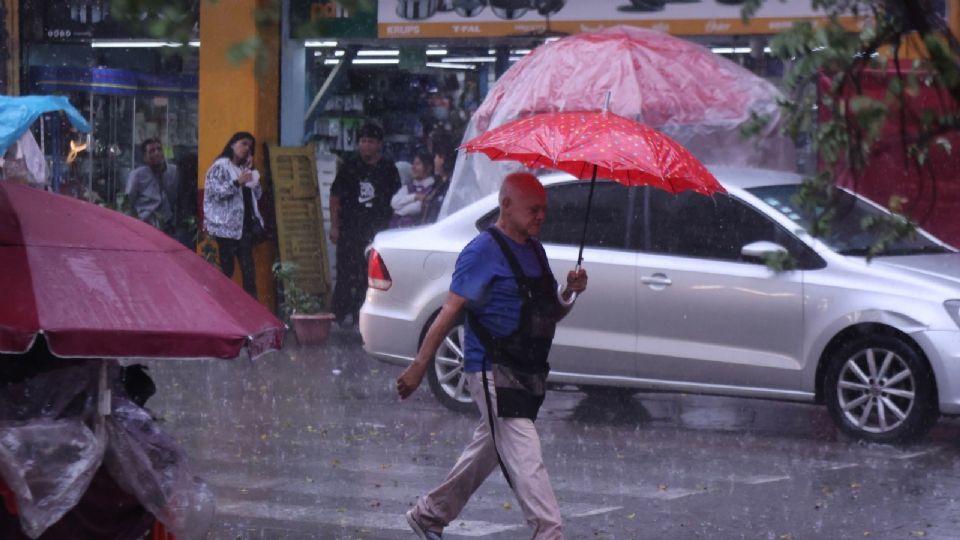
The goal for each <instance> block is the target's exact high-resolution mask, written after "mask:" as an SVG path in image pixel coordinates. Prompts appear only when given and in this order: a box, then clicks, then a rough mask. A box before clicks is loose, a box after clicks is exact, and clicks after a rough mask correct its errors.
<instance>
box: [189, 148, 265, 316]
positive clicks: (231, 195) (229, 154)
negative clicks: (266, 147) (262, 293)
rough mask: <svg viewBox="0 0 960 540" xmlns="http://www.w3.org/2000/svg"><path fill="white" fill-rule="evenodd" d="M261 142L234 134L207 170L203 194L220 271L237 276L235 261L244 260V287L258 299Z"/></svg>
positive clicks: (206, 222) (207, 221)
mask: <svg viewBox="0 0 960 540" xmlns="http://www.w3.org/2000/svg"><path fill="white" fill-rule="evenodd" d="M256 144H257V141H256V139H255V138H254V137H253V135H251V134H250V133H247V132H245V131H240V132H237V133H234V134H233V136H232V137H230V140H229V141H228V142H227V145H226V146H224V147H223V151H222V152H220V156H219V157H217V159H216V161H214V162H213V165H211V166H210V168H209V169H208V170H207V175H206V184H205V186H204V191H203V220H204V227H205V228H206V230H207V232H208V233H209V234H210V236H212V237H213V238H214V240H216V241H217V248H218V250H219V252H220V269H221V270H223V273H224V274H226V275H227V276H233V260H234V258H237V259H239V260H240V272H241V274H242V275H243V288H244V290H246V291H247V292H248V293H249V294H250V296H253V297H254V298H256V297H257V279H256V269H255V267H254V263H253V245H254V235H255V229H258V230H261V231H262V230H263V218H262V217H260V209H259V208H258V207H257V200H258V199H260V197H261V196H262V195H263V187H261V186H260V173H259V172H257V171H256V170H254V169H253V153H254V148H255V147H256Z"/></svg>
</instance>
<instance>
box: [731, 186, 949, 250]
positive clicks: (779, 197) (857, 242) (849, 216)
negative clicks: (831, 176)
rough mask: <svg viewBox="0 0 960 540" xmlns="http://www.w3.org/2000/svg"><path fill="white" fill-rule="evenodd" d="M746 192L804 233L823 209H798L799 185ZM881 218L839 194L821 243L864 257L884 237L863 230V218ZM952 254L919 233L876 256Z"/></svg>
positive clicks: (849, 195)
mask: <svg viewBox="0 0 960 540" xmlns="http://www.w3.org/2000/svg"><path fill="white" fill-rule="evenodd" d="M747 191H749V192H750V193H752V194H753V195H755V196H757V197H758V198H759V199H760V200H762V201H763V202H765V203H766V204H768V205H769V206H770V207H771V208H773V209H774V210H776V211H778V212H780V213H781V214H783V215H785V216H787V217H788V218H789V219H790V220H792V221H793V222H794V223H797V224H798V225H800V226H801V227H803V228H804V229H805V230H806V231H807V232H811V233H812V231H813V223H814V221H815V219H816V218H817V217H818V216H819V215H820V214H821V213H822V212H823V208H817V209H815V210H809V209H805V208H803V207H801V205H800V204H799V202H798V201H797V194H798V193H799V191H800V184H786V185H776V186H763V187H756V188H751V189H748V190H747ZM883 215H889V213H888V212H887V211H885V210H883V209H881V208H878V207H876V206H874V205H872V204H870V203H869V202H868V201H866V200H864V199H861V198H860V197H857V196H856V195H854V194H852V193H849V192H847V191H842V190H841V191H839V192H838V199H837V214H836V216H835V217H834V218H833V221H832V222H831V223H830V227H829V230H828V231H827V232H826V234H824V235H823V236H822V237H820V240H821V241H823V242H824V243H825V244H826V245H827V246H829V247H830V248H831V249H833V250H834V251H836V252H838V253H840V254H842V255H867V253H868V252H869V251H870V248H871V247H872V246H873V245H875V244H876V243H877V241H878V240H880V237H881V235H882V234H883V233H882V232H881V231H873V230H865V229H864V228H863V225H862V223H863V222H864V219H866V218H870V217H879V216H883ZM952 251H953V250H951V249H950V248H947V247H944V246H943V245H941V244H938V243H937V242H936V241H934V240H931V239H930V238H929V237H928V236H926V235H925V234H923V233H919V232H918V233H917V234H914V235H911V236H908V237H906V238H901V239H898V240H895V241H892V242H889V243H888V245H887V246H886V247H885V248H884V249H883V251H882V252H881V253H880V254H879V255H917V254H922V253H949V252H952Z"/></svg>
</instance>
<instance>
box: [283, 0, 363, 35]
mask: <svg viewBox="0 0 960 540" xmlns="http://www.w3.org/2000/svg"><path fill="white" fill-rule="evenodd" d="M374 37H377V1H376V0H290V38H291V39H321V38H374Z"/></svg>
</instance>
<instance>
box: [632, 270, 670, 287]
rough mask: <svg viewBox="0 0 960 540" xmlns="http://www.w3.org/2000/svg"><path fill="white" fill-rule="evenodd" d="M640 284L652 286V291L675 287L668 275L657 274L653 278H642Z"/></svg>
mask: <svg viewBox="0 0 960 540" xmlns="http://www.w3.org/2000/svg"><path fill="white" fill-rule="evenodd" d="M640 282H641V283H644V284H646V285H650V288H652V289H662V288H664V287H669V286H670V285H673V280H672V279H670V278H668V277H667V276H666V274H661V273H659V272H658V273H656V274H653V275H652V276H641V277H640Z"/></svg>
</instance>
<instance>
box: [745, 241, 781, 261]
mask: <svg viewBox="0 0 960 540" xmlns="http://www.w3.org/2000/svg"><path fill="white" fill-rule="evenodd" d="M775 253H779V254H782V255H787V254H788V251H787V248H785V247H783V246H781V245H780V244H777V243H775V242H768V241H766V240H760V241H757V242H750V243H749V244H747V245H745V246H743V247H742V248H740V254H741V255H743V256H744V257H749V258H751V259H759V260H761V261H763V260H766V259H767V257H769V256H770V255H773V254H775Z"/></svg>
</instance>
